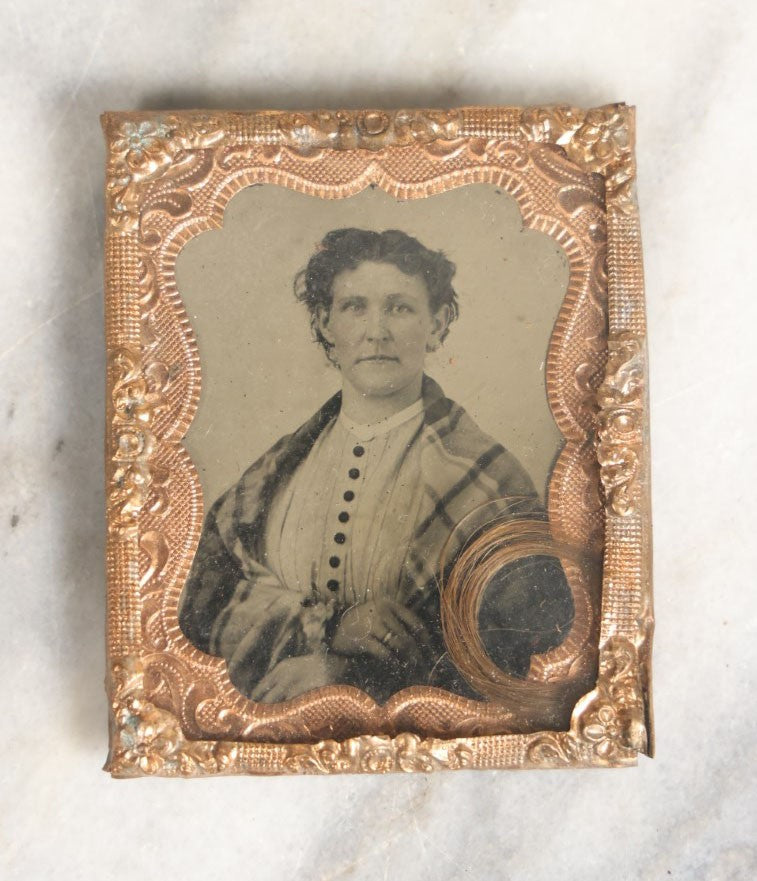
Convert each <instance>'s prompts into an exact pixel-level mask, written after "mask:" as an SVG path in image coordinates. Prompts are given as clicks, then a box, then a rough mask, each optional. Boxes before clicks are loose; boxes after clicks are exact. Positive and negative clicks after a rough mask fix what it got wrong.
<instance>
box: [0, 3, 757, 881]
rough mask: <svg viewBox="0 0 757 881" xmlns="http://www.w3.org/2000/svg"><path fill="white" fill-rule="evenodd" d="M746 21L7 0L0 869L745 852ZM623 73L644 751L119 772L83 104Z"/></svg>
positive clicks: (478, 873) (749, 145)
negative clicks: (639, 399) (649, 581)
mask: <svg viewBox="0 0 757 881" xmlns="http://www.w3.org/2000/svg"><path fill="white" fill-rule="evenodd" d="M756 28H757V11H756V8H755V7H754V6H753V5H751V4H747V3H739V2H736V0H723V2H720V3H712V4H704V3H692V2H690V0H687V2H683V0H670V2H667V3H659V2H658V3H653V2H649V0H644V2H637V3H634V4H630V3H623V2H620V0H606V2H604V3H602V4H601V5H598V4H595V3H591V2H589V0H576V2H573V3H570V4H567V3H565V4H563V3H549V2H546V0H534V2H528V3H527V2H524V0H520V2H517V0H510V2H497V0H492V2H484V0H468V2H467V3H452V2H448V0H417V2H414V3H408V4H406V5H405V6H401V5H400V4H399V3H390V2H375V3H365V2H362V0H353V2H349V0H320V2H318V3H313V2H311V3H303V2H300V0H290V2H288V3H281V2H270V0H265V2H263V0H256V2H238V0H237V2H232V0H229V2H219V0H216V2H201V0H184V2H178V0H164V2H162V3H156V2H147V0H137V2H120V3H116V2H94V0H91V2H87V0H71V2H68V3H51V2H47V0H26V2H24V3H22V2H20V0H6V2H5V3H4V4H3V9H2V29H0V46H1V49H2V59H3V68H2V71H3V72H2V89H0V119H2V121H3V125H4V126H5V135H4V136H3V138H2V147H1V148H0V149H2V162H1V163H0V175H2V187H1V191H2V193H3V197H4V198H3V205H4V209H5V211H6V219H5V223H4V225H3V228H2V232H1V233H0V254H1V255H2V259H1V260H0V273H1V274H2V291H3V295H2V300H0V312H1V314H2V321H0V371H1V375H2V382H1V383H0V424H1V425H2V428H3V430H2V436H1V437H2V440H1V441H0V443H1V449H2V455H3V461H4V465H5V467H4V469H3V471H2V474H1V476H0V487H1V488H2V489H1V491H0V535H1V536H2V544H1V545H0V558H1V559H2V580H1V581H0V584H1V585H2V587H1V588H0V589H1V590H2V595H3V612H4V615H3V620H4V622H5V627H4V635H3V639H2V643H1V644H0V665H1V666H0V670H1V671H2V681H3V690H2V694H3V701H4V714H3V715H4V719H3V726H2V731H3V747H4V750H3V757H2V763H1V764H0V817H1V818H2V819H0V874H2V876H3V877H4V878H7V879H9V881H10V879H13V881H16V879H23V881H26V879H31V878H55V879H75V878H84V879H88V878H97V879H100V881H107V879H116V878H124V877H129V878H146V879H151V878H158V877H175V878H186V879H204V878H221V877H226V878H237V877H238V878H255V879H261V881H262V879H279V878H308V879H310V878H312V879H385V878H400V879H408V881H411V879H434V881H437V879H459V878H503V879H505V878H507V879H529V881H547V879H555V878H568V879H571V878H583V879H592V881H593V879H614V881H620V879H658V878H659V879H666V878H673V879H675V878H679V879H729V881H730V879H738V881H751V879H753V878H755V877H757V834H755V833H756V832H757V798H756V795H757V772H756V771H755V767H757V745H756V737H755V734H756V733H757V730H756V729H757V726H756V724H755V720H756V719H757V714H756V713H755V710H754V706H753V704H752V701H753V700H754V695H755V685H756V683H755V679H756V675H755V670H756V669H757V627H756V617H755V611H754V605H755V589H754V585H755V571H757V552H756V551H755V548H757V542H756V541H755V538H754V532H755V521H756V519H757V518H755V514H757V502H756V501H755V488H756V487H757V466H756V465H755V462H757V450H756V449H755V433H756V429H757V421H756V420H755V417H754V407H753V398H754V393H753V387H752V383H753V382H754V378H755V376H757V371H755V366H756V365H755V360H756V356H755V350H756V347H755V344H754V339H753V337H754V322H755V321H756V320H757V307H755V302H756V297H755V283H754V279H755V276H757V266H756V265H755V264H756V263H757V248H756V247H755V244H754V230H755V222H754V217H753V215H752V213H751V212H750V208H749V206H750V204H751V205H754V204H756V203H757V185H756V184H755V176H754V174H753V171H752V167H753V158H752V152H753V142H752V140H751V139H752V137H754V136H755V134H757V131H756V130H755V114H754V103H755V101H754V94H753V92H754V83H755V81H757V65H756V64H755V57H756V56H757V39H755V37H756ZM619 99H622V100H626V101H628V102H630V103H634V104H637V105H638V107H639V197H640V201H641V209H642V221H643V232H644V241H645V256H646V276H647V288H648V308H649V319H650V347H651V369H652V383H651V394H652V426H653V446H654V514H655V524H656V534H655V549H656V563H655V575H656V585H657V614H658V619H659V624H658V629H657V640H656V649H655V668H656V683H655V697H656V716H657V731H658V758H657V759H655V760H654V761H646V760H643V761H641V764H640V765H639V767H638V768H637V769H634V770H626V771H622V772H598V771H592V772H570V773H565V772H542V773H516V774H502V773H459V774H454V775H453V774H447V775H437V776H433V775H432V776H430V777H423V776H418V777H413V778H410V777H390V778H371V777H362V778H351V777H345V778H338V779H323V778H318V779H310V778H309V779H269V780H267V779H243V778H238V779H225V780H211V781H198V782H191V783H186V782H184V781H161V780H143V781H139V782H128V783H122V782H114V781H111V780H110V779H109V778H108V777H107V776H106V775H105V774H103V773H102V771H101V770H100V766H101V764H102V762H103V759H104V756H105V748H106V743H105V740H106V734H105V724H106V706H105V698H104V694H103V688H102V679H103V675H104V658H103V642H104V637H103V615H104V602H103V593H104V585H103V579H104V576H103V563H102V556H103V525H102V511H103V507H104V499H103V480H102V461H103V453H102V448H103V444H102V436H103V401H104V390H103V363H104V362H103V338H102V337H103V335H102V324H103V314H102V280H101V276H102V263H101V245H102V220H103V212H102V205H101V185H102V162H103V156H104V151H103V146H102V142H101V136H100V131H99V124H98V114H99V113H100V112H101V111H102V110H104V109H119V108H131V107H189V106H203V105H204V106H216V107H218V106H234V107H261V106H280V107H308V106H312V105H321V106H335V105H346V106H365V105H380V106H388V107H391V106H398V105H411V106H413V105H414V106H440V105H451V104H460V103H468V104H474V103H478V104H485V103H492V104H494V103H526V104H529V103H537V102H546V101H555V100H563V101H567V102H571V103H575V104H579V105H593V104H600V103H604V102H608V101H613V100H619ZM8 212H12V213H11V214H9V213H8ZM750 380H751V382H750Z"/></svg>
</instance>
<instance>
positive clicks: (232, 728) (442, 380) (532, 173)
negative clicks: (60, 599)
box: [103, 105, 652, 776]
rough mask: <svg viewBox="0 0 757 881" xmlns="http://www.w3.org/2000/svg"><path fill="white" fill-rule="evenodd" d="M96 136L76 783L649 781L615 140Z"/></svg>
mask: <svg viewBox="0 0 757 881" xmlns="http://www.w3.org/2000/svg"><path fill="white" fill-rule="evenodd" d="M103 126H104V129H105V133H106V138H107V142H108V169H107V185H106V205H107V216H108V229H107V235H106V283H107V296H106V305H107V321H106V329H107V345H108V355H109V361H108V371H109V372H108V388H109V405H108V417H107V418H108V426H109V429H108V431H109V440H108V443H109V447H108V449H109V451H110V452H109V459H108V477H107V479H108V486H109V497H108V504H109V511H108V523H109V531H108V551H107V553H108V585H109V594H108V651H109V663H110V668H109V679H108V687H109V694H110V706H111V754H110V757H109V760H108V766H107V767H108V768H109V770H110V771H111V772H112V773H113V774H115V775H116V776H137V775H140V774H145V773H147V774H165V775H168V776H194V775H200V774H215V773H291V772H318V773H331V772H344V771H391V770H415V771H423V770H432V769H435V768H440V769H441V768H463V767H471V768H476V767H478V768H488V767H497V768H506V767H524V766H532V767H555V766H561V765H565V766H572V765H581V766H586V765H605V766H608V765H623V764H630V763H633V761H635V757H636V755H637V754H638V753H639V752H643V751H649V749H650V748H651V747H650V742H649V739H648V732H649V730H650V718H649V693H648V647H649V644H650V642H649V635H650V633H651V621H652V618H651V591H650V586H649V518H648V507H647V505H648V480H647V474H648V472H647V465H646V461H647V448H646V445H645V431H646V413H645V402H644V388H645V386H644V380H645V376H646V372H645V364H644V349H643V326H644V304H643V286H642V279H641V255H640V251H639V236H638V214H637V212H636V208H635V203H634V201H633V192H632V189H631V183H632V179H633V113H632V111H631V110H630V109H629V108H627V107H625V106H624V105H609V106H607V107H604V108H598V109H596V110H590V111H583V110H576V109H573V108H568V107H554V108H552V107H543V108H542V107H537V108H530V109H522V108H488V109H487V108H462V109H457V110H443V111H435V110H429V111H405V110H400V111H396V112H392V113H389V112H385V111H373V110H367V111H317V112H313V113H285V112H273V111H271V112H260V113H236V112H230V111H229V112H222V113H204V112H199V111H187V112H182V113H175V114H170V113H168V114H159V113H156V114H140V113H123V114H120V113H116V114H106V115H105V117H104V118H103Z"/></svg>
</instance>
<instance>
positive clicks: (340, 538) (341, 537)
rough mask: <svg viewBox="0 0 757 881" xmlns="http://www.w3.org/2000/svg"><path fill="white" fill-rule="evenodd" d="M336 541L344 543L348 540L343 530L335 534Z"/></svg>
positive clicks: (340, 543) (339, 543)
mask: <svg viewBox="0 0 757 881" xmlns="http://www.w3.org/2000/svg"><path fill="white" fill-rule="evenodd" d="M334 541H335V542H336V543H337V544H338V545H343V544H344V543H345V542H346V541H347V536H346V535H345V534H344V533H343V532H337V534H336V535H335V536H334Z"/></svg>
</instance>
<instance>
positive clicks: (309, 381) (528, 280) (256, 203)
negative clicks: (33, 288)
mask: <svg viewBox="0 0 757 881" xmlns="http://www.w3.org/2000/svg"><path fill="white" fill-rule="evenodd" d="M344 226H358V227H361V228H366V229H376V230H383V229H401V230H403V231H405V232H407V233H409V234H410V235H413V236H415V237H416V238H418V239H419V241H421V242H422V243H423V244H424V245H425V246H426V247H428V248H431V249H433V250H442V251H444V253H445V254H446V255H447V256H448V257H449V258H450V259H451V260H452V261H453V262H454V263H455V264H456V266H457V272H456V274H455V277H454V279H453V284H454V286H455V289H456V291H457V294H458V298H459V302H460V317H459V318H458V320H457V321H455V322H454V323H453V324H452V326H451V330H450V333H449V336H448V337H447V339H446V340H445V342H444V344H443V345H442V347H441V348H440V349H439V350H438V351H437V352H436V353H434V354H432V355H429V356H427V360H426V364H427V371H428V373H430V375H431V376H433V377H434V378H435V379H436V380H437V381H438V382H439V383H440V384H441V386H442V388H443V389H444V391H445V393H446V394H447V396H448V397H450V398H453V399H454V400H456V401H457V402H458V403H459V404H461V405H462V406H463V407H465V408H466V409H467V410H468V411H469V412H470V414H471V415H472V416H473V418H474V419H475V420H476V421H477V422H478V424H479V425H480V426H481V428H482V429H483V430H484V431H486V432H487V433H488V434H490V435H491V436H492V437H494V438H495V440H498V441H499V442H500V443H502V444H504V446H506V447H507V448H508V449H509V450H510V451H511V452H512V453H514V454H515V456H516V457H517V458H518V459H519V460H520V462H521V464H522V465H523V466H524V468H526V470H527V471H528V473H529V474H530V476H531V477H532V479H533V480H534V483H535V485H536V487H537V489H538V491H539V492H540V493H541V494H542V495H543V494H544V490H545V484H546V481H547V476H548V471H549V468H550V466H551V464H552V462H553V461H554V458H555V455H556V454H557V452H558V450H559V447H560V440H561V438H560V434H559V432H558V430H557V427H556V425H555V423H554V421H553V419H552V415H551V413H550V411H549V407H548V404H547V399H546V392H545V386H544V369H545V358H546V353H547V346H548V342H549V337H550V334H551V332H552V327H553V325H554V322H555V318H556V317H557V313H558V310H559V308H560V304H561V302H562V299H563V297H564V295H565V291H566V288H567V283H568V265H567V258H566V256H565V253H564V251H563V250H562V248H561V247H560V246H559V245H558V244H557V243H556V242H555V241H554V240H553V239H551V238H550V237H549V236H547V235H546V234H545V233H542V232H536V231H532V230H528V229H523V223H522V218H521V215H520V211H519V208H518V205H517V203H516V202H515V200H514V199H513V198H511V197H510V196H509V195H507V194H506V193H504V192H503V191H502V190H501V189H499V188H498V187H495V186H493V185H490V184H473V185H470V186H465V187H460V188H457V189H454V190H448V191H447V192H444V193H441V194H438V195H433V196H430V197H428V198H424V199H413V200H407V201H402V202H400V201H398V200H396V199H395V198H393V197H392V196H390V195H388V194H387V193H385V192H383V191H382V190H379V189H367V190H364V191H363V192H361V193H359V194H358V195H356V196H353V197H351V198H347V199H333V200H326V199H319V198H317V197H313V196H307V195H303V194H301V193H297V192H294V191H292V190H288V189H285V188H283V187H279V186H274V185H272V184H271V185H268V184H266V185H262V186H256V187H248V188H247V189H245V190H242V191H241V192H240V193H238V194H237V195H236V196H235V197H234V198H233V199H232V200H231V202H230V203H229V205H228V206H227V209H226V213H225V216H224V221H223V228H222V229H220V230H210V231H207V232H205V233H202V234H201V235H199V236H196V237H195V238H194V239H192V240H191V241H190V242H189V243H188V244H187V245H186V246H185V247H184V248H183V249H182V251H181V253H180V254H179V257H178V260H177V265H176V278H177V285H178V289H179V293H180V294H181V297H182V299H183V301H184V304H185V306H186V309H187V311H188V313H189V316H190V320H191V323H192V327H193V329H194V331H195V334H196V337H197V342H198V346H199V350H200V360H201V364H202V393H201V397H200V405H199V409H198V412H197V416H196V418H195V420H194V422H193V423H192V426H191V428H190V430H189V432H188V434H187V440H186V445H187V448H188V449H189V452H190V454H191V456H192V459H193V461H194V463H195V465H196V466H197V467H198V470H199V473H200V478H201V481H202V485H203V491H204V494H205V503H206V507H207V506H208V505H209V504H211V503H212V502H213V501H214V500H215V498H216V497H217V496H218V495H219V494H220V493H221V492H222V491H223V490H225V489H226V488H227V487H228V486H229V485H230V484H232V483H233V482H234V481H236V480H237V479H238V477H239V475H240V473H241V472H242V471H243V470H244V469H245V468H247V467H248V466H249V465H250V464H251V463H252V462H253V461H254V460H255V459H257V458H258V456H259V455H261V454H262V453H263V452H265V451H266V450H267V449H268V448H269V447H270V446H271V445H272V444H273V443H275V442H276V441H277V440H278V439H279V437H281V436H282V435H283V434H286V433H288V432H290V431H293V430H294V429H295V428H297V427H298V426H299V425H300V424H301V423H302V422H304V421H305V420H306V419H307V418H308V417H309V416H310V415H312V413H313V412H314V411H315V410H316V409H317V408H318V407H320V406H321V404H322V403H323V402H324V401H325V400H326V399H327V398H328V397H329V396H330V395H332V394H333V393H334V391H336V390H337V389H338V388H339V386H340V378H339V372H338V370H337V369H335V368H334V367H332V366H331V365H330V364H329V363H328V361H327V359H326V357H325V354H324V352H323V350H322V349H321V347H320V346H318V345H316V344H315V343H314V342H313V341H312V337H311V331H310V326H309V319H308V313H307V310H306V308H305V307H304V306H303V305H302V304H300V303H298V302H297V301H296V300H295V298H294V295H293V292H292V282H293V279H294V276H295V275H296V274H297V272H298V271H299V270H300V269H302V268H303V266H304V265H305V264H306V263H307V260H308V258H309V257H310V255H311V254H312V253H313V252H314V250H315V249H316V247H317V245H318V243H319V242H320V241H321V239H322V238H323V235H324V234H325V233H326V232H328V231H329V230H331V229H334V228H337V227H344Z"/></svg>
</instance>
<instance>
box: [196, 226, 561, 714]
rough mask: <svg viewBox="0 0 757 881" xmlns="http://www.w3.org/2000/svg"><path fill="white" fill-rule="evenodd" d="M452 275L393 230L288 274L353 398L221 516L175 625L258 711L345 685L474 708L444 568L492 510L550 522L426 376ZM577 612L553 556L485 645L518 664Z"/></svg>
mask: <svg viewBox="0 0 757 881" xmlns="http://www.w3.org/2000/svg"><path fill="white" fill-rule="evenodd" d="M454 274H455V266H454V264H453V263H452V262H451V261H450V260H449V259H448V258H447V257H446V256H445V255H444V254H443V253H441V252H439V251H433V250H430V249H429V248H427V247H425V246H424V245H423V244H421V243H420V242H419V241H418V240H417V239H415V238H413V237H412V236H410V235H407V234H406V233H404V232H401V231H399V230H385V231H383V232H377V231H373V230H364V229H354V228H348V229H337V230H333V231H332V232H330V233H328V234H327V235H326V236H325V237H324V239H323V241H322V242H321V244H320V246H319V248H318V250H317V251H316V253H315V254H313V256H312V257H311V258H310V260H309V262H308V264H307V266H306V268H305V269H304V270H303V271H302V272H301V273H300V274H299V275H298V277H297V279H296V280H295V294H296V296H297V298H298V299H299V300H300V301H301V302H302V303H303V304H304V305H305V306H306V307H307V310H308V314H309V317H310V323H311V327H312V331H313V336H314V338H315V341H316V342H317V343H318V344H319V345H321V346H322V347H323V349H324V351H325V355H326V357H327V358H328V359H329V361H330V362H331V363H332V364H333V365H334V368H335V369H336V370H338V371H339V376H340V380H341V391H340V392H338V393H337V394H336V395H334V396H333V397H332V398H330V399H329V400H327V401H326V402H325V403H324V404H323V406H322V407H321V408H320V409H319V410H317V412H315V413H314V414H313V416H312V417H311V418H310V419H308V420H307V421H306V422H305V423H304V424H303V425H302V426H300V427H299V428H298V429H297V430H296V431H294V432H293V433H292V434H289V435H286V436H285V437H282V438H281V439H280V440H279V441H278V442H277V443H276V444H274V446H273V447H271V449H269V450H268V451H267V452H265V453H263V455H262V456H261V457H260V458H259V459H258V460H257V461H255V462H254V463H253V464H252V465H251V466H250V467H249V468H248V469H247V470H246V471H245V472H244V474H243V475H242V476H241V478H240V479H239V481H238V482H237V483H236V484H235V485H234V486H232V487H231V488H230V489H229V490H228V491H227V492H225V493H224V494H223V495H222V496H221V497H220V498H219V499H218V500H217V501H216V502H215V504H213V505H212V507H211V508H210V510H209V512H208V514H207V516H206V519H205V523H204V526H203V531H202V536H201V539H200V544H199V547H198V550H197V553H196V556H195V559H194V563H193V566H192V570H191V573H190V576H189V578H188V580H187V583H186V586H185V589H184V592H183V594H182V599H181V604H180V609H179V621H180V625H181V628H182V631H183V632H184V634H185V635H186V637H187V638H188V639H189V640H190V642H191V643H192V644H193V645H194V646H195V647H196V648H198V649H200V650H201V651H203V652H206V653H209V654H211V655H216V656H219V657H223V658H224V659H225V660H226V662H227V665H228V670H229V675H230V678H231V680H232V682H233V683H234V685H235V686H236V687H237V688H238V689H239V691H240V692H242V693H243V694H244V695H246V696H247V697H249V698H251V699H252V700H254V701H262V702H266V703H274V702H279V701H285V700H290V699H292V698H295V697H297V696H299V695H301V694H303V693H305V692H307V691H310V690H312V689H315V688H319V687H322V686H326V685H351V686H354V687H357V688H359V689H361V690H363V691H364V692H367V693H368V694H369V695H370V696H371V697H373V698H374V699H375V700H377V701H379V702H382V701H385V700H386V699H387V698H388V697H389V696H390V695H392V694H394V693H395V692H397V691H399V690H401V689H402V688H406V687H409V686H413V685H424V686H435V687H437V688H443V689H446V690H448V691H451V692H454V693H456V694H461V695H465V696H468V697H479V696H478V695H477V694H476V693H475V692H474V691H473V689H472V688H471V687H470V685H468V684H467V683H466V681H465V680H464V679H463V677H462V676H461V675H460V673H459V672H458V670H457V669H456V668H455V666H454V664H453V663H452V661H451V660H450V658H449V655H448V653H447V651H446V649H445V645H444V641H443V638H442V630H441V624H440V604H439V590H440V582H441V579H442V577H443V575H444V573H443V572H442V571H441V567H442V566H443V565H444V566H445V567H448V566H449V565H451V563H453V562H454V559H455V556H456V554H458V553H459V551H460V550H461V549H462V547H463V546H464V545H465V544H466V543H467V542H468V541H469V540H470V539H471V538H472V537H473V536H475V534H476V533H477V532H478V531H480V530H481V529H482V528H483V527H485V526H486V524H487V523H490V522H492V520H493V519H502V518H503V517H511V518H516V517H517V518H524V517H525V518H528V517H539V516H542V515H543V509H542V507H541V504H540V502H539V499H538V496H537V493H536V491H535V489H534V487H533V484H532V482H531V480H530V478H529V476H528V475H527V474H526V472H525V471H524V469H523V468H522V467H521V465H520V464H519V462H518V461H517V460H516V458H515V457H514V456H513V455H512V454H510V453H509V452H508V451H507V450H506V449H505V448H504V447H503V446H502V445H501V444H499V443H498V442H497V441H496V440H494V439H492V438H491V437H489V436H488V435H487V434H485V433H484V432H483V431H482V430H481V429H480V428H479V427H478V425H477V424H476V423H475V421H474V420H473V419H472V418H471V417H470V416H469V415H468V413H466V411H465V410H464V409H463V408H462V407H461V406H460V405H458V404H457V403H455V402H454V401H452V400H450V399H448V398H447V397H445V395H444V392H443V391H442V389H441V388H440V387H439V385H438V384H437V383H436V382H435V381H434V380H433V379H432V378H431V377H430V376H428V375H427V374H426V373H425V360H426V356H427V354H428V353H429V352H432V351H434V350H436V349H437V348H438V347H440V346H441V345H443V343H444V341H445V338H446V337H447V335H448V333H449V331H450V327H451V325H452V323H453V322H454V320H455V319H456V318H457V316H458V308H459V305H458V297H457V293H456V291H455V289H454V287H453V285H452V280H453V277H454ZM572 619H573V600H572V596H571V592H570V589H569V586H568V584H567V582H566V580H565V576H564V574H563V572H562V569H561V568H560V566H559V564H558V563H557V562H556V561H554V560H552V561H551V562H550V561H549V560H548V559H545V558H534V559H533V560H532V561H526V562H525V563H522V564H521V565H518V566H515V567H513V568H511V569H509V570H507V571H503V572H502V573H501V574H500V575H499V576H498V577H496V578H494V579H492V582H491V584H490V585H489V586H488V587H487V589H486V592H485V595H484V599H483V602H482V607H481V611H480V615H479V629H480V633H481V638H482V641H483V643H484V645H485V647H486V650H487V652H488V653H489V655H490V657H491V658H492V659H493V660H494V661H495V663H496V664H497V665H498V666H499V667H501V669H502V670H504V671H505V672H507V673H510V674H511V675H514V676H517V677H524V676H525V675H526V674H527V672H528V668H529V664H530V659H531V656H532V655H533V654H535V653H541V652H545V651H547V650H548V649H550V648H552V647H554V646H556V645H558V644H559V643H560V642H561V641H562V640H563V639H564V638H565V636H566V635H567V633H568V631H569V629H570V625H571V622H572Z"/></svg>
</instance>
